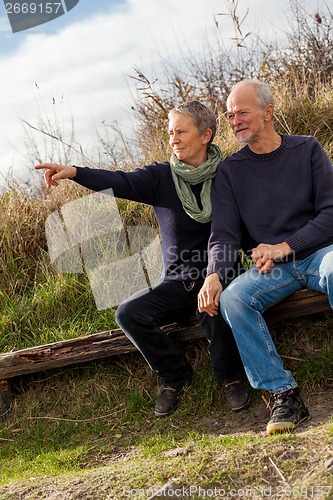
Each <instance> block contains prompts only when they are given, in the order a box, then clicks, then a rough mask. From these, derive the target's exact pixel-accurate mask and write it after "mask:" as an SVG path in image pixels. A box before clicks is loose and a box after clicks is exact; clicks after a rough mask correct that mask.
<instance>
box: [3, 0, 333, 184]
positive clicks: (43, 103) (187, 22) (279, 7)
mask: <svg viewBox="0 0 333 500" xmlns="http://www.w3.org/2000/svg"><path fill="white" fill-rule="evenodd" d="M300 2H301V3H302V4H303V5H304V7H305V8H306V9H307V10H308V11H309V10H310V11H313V12H315V11H316V9H317V8H318V6H320V5H321V4H322V5H324V4H325V2H324V1H321V0H300ZM238 7H239V14H240V15H242V14H245V12H246V10H247V8H248V7H249V15H248V18H247V24H246V29H248V30H249V31H251V32H254V33H260V35H261V36H262V37H264V38H265V37H269V36H275V35H279V34H281V27H282V29H283V28H284V27H285V26H286V16H287V15H288V11H289V9H290V2H289V0H279V2H273V1H267V0H255V1H254V0H238ZM221 11H226V5H225V2H224V1H223V0H207V1H206V2H204V3H203V2H202V0H183V1H181V2H180V1H179V0H161V1H159V0H126V1H124V0H80V1H79V3H78V4H77V5H76V6H75V7H74V8H73V9H72V10H70V11H69V12H68V13H66V14H65V15H63V16H60V17H59V18H57V19H55V20H53V21H50V22H49V23H46V24H43V25H41V26H39V27H36V28H33V29H29V30H26V31H22V32H19V33H12V32H11V27H10V23H9V20H8V18H7V15H6V12H5V7H4V3H3V2H0V67H1V78H0V109H1V114H0V185H1V183H2V179H1V176H5V177H6V176H7V175H8V172H10V173H11V175H13V176H14V177H15V178H16V177H17V178H22V179H23V178H24V179H26V178H27V177H30V176H31V175H32V172H33V169H32V167H33V162H34V161H35V159H36V157H39V159H40V160H42V161H60V160H62V161H63V162H64V161H66V160H67V157H66V155H65V153H64V151H63V149H62V148H61V146H60V145H59V143H55V142H54V141H53V142H52V141H51V142H50V141H49V140H48V139H47V137H46V136H45V135H42V134H41V133H38V132H34V131H33V129H31V128H28V129H27V128H26V127H24V125H23V123H24V120H25V121H26V122H28V123H29V124H31V125H32V126H33V127H35V128H37V129H38V128H40V127H41V126H43V127H44V128H45V127H46V128H47V129H48V131H49V132H50V133H54V134H55V135H57V134H59V133H61V134H62V137H63V138H64V141H65V142H66V141H68V142H71V141H73V139H72V135H71V134H72V131H73V123H74V128H75V140H76V142H75V144H74V145H75V146H76V147H77V149H80V148H82V149H83V150H84V152H85V154H86V157H87V158H86V159H85V160H83V159H82V158H80V159H78V160H77V163H82V162H83V161H84V162H85V163H86V164H87V162H88V163H89V161H90V162H98V160H99V158H100V156H103V151H102V148H101V144H100V142H99V141H98V140H97V139H98V135H103V134H104V132H105V127H103V126H102V123H107V124H114V123H115V122H117V123H118V124H119V126H120V127H122V128H123V130H124V133H125V135H126V132H129V133H130V131H131V127H132V120H133V116H132V114H131V105H132V103H133V92H134V84H133V81H131V80H130V79H129V78H128V75H129V74H133V73H134V70H133V68H134V67H139V68H140V69H141V70H142V71H143V72H144V73H145V74H146V75H147V76H148V77H149V78H152V79H153V78H154V77H156V76H159V69H160V67H161V62H162V61H166V62H173V63H175V64H177V62H179V61H181V60H182V56H183V54H184V53H186V52H187V51H188V50H190V51H192V53H198V52H202V50H203V48H204V46H205V44H206V43H207V42H208V41H210V42H212V43H214V40H216V37H223V39H230V38H231V37H232V36H233V29H232V23H231V21H230V19H229V20H228V19H227V18H226V17H221V18H220V27H219V28H218V29H217V28H216V26H215V22H214V16H216V14H217V13H219V12H221ZM108 130H110V128H108ZM68 161H76V158H71V159H70V160H69V159H68Z"/></svg>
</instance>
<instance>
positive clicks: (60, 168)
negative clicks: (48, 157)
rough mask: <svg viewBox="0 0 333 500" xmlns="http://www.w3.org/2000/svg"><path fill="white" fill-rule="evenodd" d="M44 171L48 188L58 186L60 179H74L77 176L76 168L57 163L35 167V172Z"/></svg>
mask: <svg viewBox="0 0 333 500" xmlns="http://www.w3.org/2000/svg"><path fill="white" fill-rule="evenodd" d="M42 169H44V170H45V172H44V180H45V184H46V185H47V187H48V188H49V187H51V186H58V182H57V181H59V180H60V179H73V177H75V176H76V168H75V167H69V166H66V165H57V164H56V163H41V164H40V165H36V166H35V170H42Z"/></svg>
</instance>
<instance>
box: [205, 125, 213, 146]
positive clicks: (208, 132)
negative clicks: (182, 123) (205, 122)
mask: <svg viewBox="0 0 333 500" xmlns="http://www.w3.org/2000/svg"><path fill="white" fill-rule="evenodd" d="M212 135H213V131H212V129H211V128H207V129H206V130H205V131H204V133H203V136H202V144H208V143H209V141H210V140H211V138H212Z"/></svg>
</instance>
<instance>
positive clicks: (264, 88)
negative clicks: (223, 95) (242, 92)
mask: <svg viewBox="0 0 333 500" xmlns="http://www.w3.org/2000/svg"><path fill="white" fill-rule="evenodd" d="M245 85H251V86H253V87H254V89H255V92H256V96H257V104H258V106H259V108H260V109H265V108H266V106H268V105H269V104H271V105H272V106H273V107H274V98H273V95H272V92H271V89H270V88H269V86H268V85H267V83H265V82H261V81H260V80H256V79H252V80H251V79H246V80H242V81H240V82H238V83H236V84H235V85H234V86H233V87H232V88H231V91H230V93H231V92H232V91H233V90H236V89H237V88H239V87H244V86H245ZM229 95H230V94H229Z"/></svg>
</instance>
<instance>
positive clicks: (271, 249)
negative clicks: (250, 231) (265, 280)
mask: <svg viewBox="0 0 333 500" xmlns="http://www.w3.org/2000/svg"><path fill="white" fill-rule="evenodd" d="M291 252H292V249H291V248H290V246H289V245H288V243H286V242H283V243H278V244H277V245H269V244H267V243H260V245H258V246H257V247H256V248H253V250H252V255H251V259H252V262H253V264H254V265H255V267H256V268H257V269H258V270H259V273H260V274H265V273H268V272H270V271H271V270H272V269H273V267H274V261H279V260H281V259H283V257H286V256H287V255H289V254H291Z"/></svg>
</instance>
